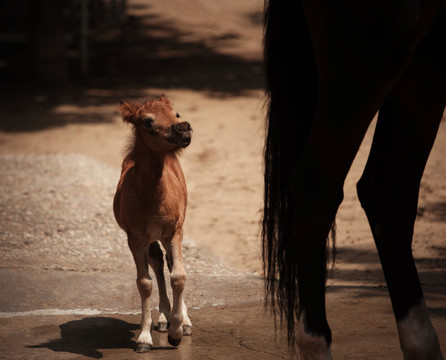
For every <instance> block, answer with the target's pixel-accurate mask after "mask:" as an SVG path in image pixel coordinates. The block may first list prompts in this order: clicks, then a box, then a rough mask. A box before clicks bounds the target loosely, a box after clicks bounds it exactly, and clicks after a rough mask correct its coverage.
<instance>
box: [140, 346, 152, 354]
mask: <svg viewBox="0 0 446 360" xmlns="http://www.w3.org/2000/svg"><path fill="white" fill-rule="evenodd" d="M151 348H152V345H150V344H138V347H137V348H136V352H137V353H147V352H149V351H150V349H151Z"/></svg>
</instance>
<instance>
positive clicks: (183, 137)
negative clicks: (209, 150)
mask: <svg viewBox="0 0 446 360" xmlns="http://www.w3.org/2000/svg"><path fill="white" fill-rule="evenodd" d="M120 110H121V114H122V118H123V120H124V121H126V122H129V123H131V124H132V125H133V126H134V129H135V135H136V136H141V137H142V139H143V140H144V142H145V144H146V145H147V146H148V147H149V148H150V149H151V150H154V151H157V152H171V151H175V150H178V149H181V148H185V147H186V146H188V145H189V144H190V142H191V138H192V128H191V126H190V124H189V123H188V122H187V121H182V120H181V118H180V114H178V113H177V112H175V111H174V110H173V109H172V104H171V103H170V101H169V99H168V98H167V97H166V96H165V95H161V96H160V98H158V99H155V100H149V101H147V102H145V103H143V104H130V103H128V102H125V101H121V105H120Z"/></svg>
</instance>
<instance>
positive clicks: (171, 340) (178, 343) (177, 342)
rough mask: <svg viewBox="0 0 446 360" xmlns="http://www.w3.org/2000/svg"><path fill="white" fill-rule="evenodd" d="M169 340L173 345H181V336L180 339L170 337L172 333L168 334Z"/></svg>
mask: <svg viewBox="0 0 446 360" xmlns="http://www.w3.org/2000/svg"><path fill="white" fill-rule="evenodd" d="M167 341H168V342H169V344H170V345H172V346H178V345H180V342H181V338H179V339H174V338H173V337H170V335H168V336H167Z"/></svg>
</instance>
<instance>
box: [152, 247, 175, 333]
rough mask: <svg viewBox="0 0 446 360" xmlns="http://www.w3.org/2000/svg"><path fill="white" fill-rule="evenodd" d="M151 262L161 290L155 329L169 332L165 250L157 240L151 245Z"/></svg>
mask: <svg viewBox="0 0 446 360" xmlns="http://www.w3.org/2000/svg"><path fill="white" fill-rule="evenodd" d="M148 251H149V264H150V266H151V267H152V269H153V272H154V273H155V276H156V283H157V284H158V291H159V312H160V314H159V317H158V327H155V329H156V330H157V331H159V332H167V328H168V320H169V315H170V301H169V297H168V296H167V289H166V280H165V278H164V260H163V252H162V251H161V248H160V245H159V243H158V242H157V241H155V242H153V243H151V244H150V246H149V249H148Z"/></svg>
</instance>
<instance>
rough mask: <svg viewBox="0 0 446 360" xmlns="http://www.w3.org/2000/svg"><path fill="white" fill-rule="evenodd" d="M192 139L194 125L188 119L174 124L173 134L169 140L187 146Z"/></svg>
mask: <svg viewBox="0 0 446 360" xmlns="http://www.w3.org/2000/svg"><path fill="white" fill-rule="evenodd" d="M191 140H192V127H191V126H190V124H189V123H188V122H187V121H183V122H180V123H178V124H175V125H172V135H171V136H170V137H169V139H168V141H169V142H171V143H174V144H177V145H179V146H180V147H182V148H185V147H187V146H188V145H189V144H190V142H191Z"/></svg>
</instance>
